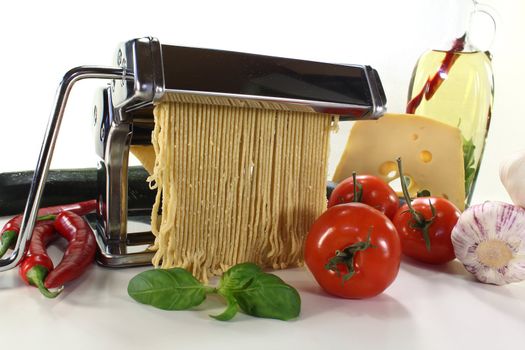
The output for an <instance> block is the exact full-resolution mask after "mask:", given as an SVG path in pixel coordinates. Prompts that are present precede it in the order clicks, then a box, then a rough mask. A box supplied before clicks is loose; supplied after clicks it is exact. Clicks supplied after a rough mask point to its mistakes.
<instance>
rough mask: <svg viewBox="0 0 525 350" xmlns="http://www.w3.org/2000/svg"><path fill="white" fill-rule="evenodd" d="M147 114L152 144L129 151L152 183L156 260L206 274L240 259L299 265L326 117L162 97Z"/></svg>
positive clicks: (313, 211) (314, 208) (320, 177)
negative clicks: (151, 121) (151, 116)
mask: <svg viewBox="0 0 525 350" xmlns="http://www.w3.org/2000/svg"><path fill="white" fill-rule="evenodd" d="M201 102H202V101H201ZM154 118H155V128H154V130H153V133H152V145H153V151H152V150H151V148H144V147H142V146H139V147H134V146H133V147H132V151H133V152H134V153H135V154H136V155H137V157H138V158H139V159H140V160H141V161H142V162H143V164H144V165H145V166H146V165H147V168H148V171H150V174H151V176H150V178H149V181H150V187H151V188H153V189H157V197H156V201H155V204H154V206H153V210H152V218H151V223H152V232H153V234H154V235H155V242H154V245H153V246H152V249H154V250H156V253H155V256H154V258H153V264H154V265H155V266H160V267H162V268H170V267H174V266H178V267H183V268H186V269H188V270H189V271H191V272H192V273H193V274H194V275H195V276H196V277H197V278H199V279H201V280H207V279H208V277H209V276H211V275H216V274H221V273H222V272H223V271H225V270H226V269H227V268H229V267H230V266H232V265H234V264H237V263H240V262H246V261H250V262H254V263H257V264H259V265H261V266H265V267H273V268H286V267H288V266H298V265H301V264H302V259H303V254H302V251H303V241H304V237H305V235H306V233H307V232H308V229H309V227H310V225H311V224H312V223H313V221H314V220H315V219H316V218H317V217H318V216H319V215H320V214H321V213H322V212H323V210H324V209H325V208H326V198H325V184H326V172H327V158H328V157H327V156H328V144H329V133H330V129H331V125H332V120H333V116H331V115H325V114H317V113H312V112H305V111H286V110H279V109H275V108H272V109H269V108H264V109H263V108H253V107H252V106H248V107H247V106H235V105H230V106H224V105H220V106H219V105H216V104H206V103H194V101H167V102H162V103H160V104H159V105H157V106H156V107H155V110H154ZM152 157H154V160H153V159H152ZM159 213H161V214H162V215H159Z"/></svg>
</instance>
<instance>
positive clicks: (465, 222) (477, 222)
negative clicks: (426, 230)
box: [452, 202, 525, 285]
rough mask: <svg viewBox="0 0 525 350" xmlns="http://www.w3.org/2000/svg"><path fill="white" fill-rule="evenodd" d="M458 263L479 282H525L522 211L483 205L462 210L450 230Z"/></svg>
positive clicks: (508, 206) (524, 218) (502, 205)
mask: <svg viewBox="0 0 525 350" xmlns="http://www.w3.org/2000/svg"><path fill="white" fill-rule="evenodd" d="M452 244H453V246H454V252H455V254H456V257H457V258H458V260H460V261H461V262H462V263H463V265H464V266H465V268H466V269H467V271H469V272H470V273H472V274H474V275H475V276H476V278H477V279H478V280H479V281H481V282H483V283H492V284H497V285H503V284H507V283H512V282H519V281H522V280H525V209H522V208H520V207H517V206H514V205H511V204H507V203H502V202H485V203H483V204H478V205H473V206H471V207H470V208H468V209H467V210H465V211H464V212H463V213H462V214H461V216H460V218H459V220H458V222H457V224H456V226H455V227H454V229H453V230H452Z"/></svg>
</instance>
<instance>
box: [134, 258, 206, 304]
mask: <svg viewBox="0 0 525 350" xmlns="http://www.w3.org/2000/svg"><path fill="white" fill-rule="evenodd" d="M206 291H207V290H206V287H204V286H203V285H202V284H201V283H200V282H199V281H198V280H197V279H196V278H195V277H193V276H192V275H191V273H189V272H188V271H186V270H184V269H181V268H174V269H169V270H163V269H153V270H148V271H144V272H141V273H139V274H138V275H137V276H135V277H133V278H132V279H131V280H130V281H129V284H128V294H129V296H130V297H132V298H133V299H135V300H136V301H138V302H139V303H142V304H147V305H151V306H154V307H156V308H159V309H162V310H186V309H189V308H191V307H193V306H197V305H199V304H201V303H202V302H203V301H204V299H205V298H206Z"/></svg>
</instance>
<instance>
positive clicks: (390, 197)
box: [328, 175, 399, 219]
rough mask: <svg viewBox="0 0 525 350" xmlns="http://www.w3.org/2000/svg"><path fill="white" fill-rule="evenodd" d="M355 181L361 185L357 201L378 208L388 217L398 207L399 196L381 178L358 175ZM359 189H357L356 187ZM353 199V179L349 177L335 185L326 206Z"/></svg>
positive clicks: (394, 212) (391, 216) (392, 215)
mask: <svg viewBox="0 0 525 350" xmlns="http://www.w3.org/2000/svg"><path fill="white" fill-rule="evenodd" d="M357 183H358V184H360V185H361V186H362V193H361V199H360V200H359V202H361V203H365V204H368V205H369V206H371V207H374V208H375V209H377V210H379V211H380V212H382V213H383V214H385V215H386V216H388V217H389V218H390V219H391V218H393V217H394V215H395V214H396V212H397V209H398V208H399V198H398V197H397V195H396V193H395V192H394V190H393V189H392V188H391V187H390V186H389V185H388V184H387V183H386V182H384V181H383V180H382V179H381V178H379V177H377V176H373V175H358V176H357ZM358 190H359V189H358ZM353 201H354V179H353V178H352V177H349V178H347V179H345V180H343V181H341V183H339V184H338V185H337V187H336V188H335V189H334V190H333V192H332V194H331V195H330V200H329V201H328V208H330V207H332V206H334V205H336V204H341V203H350V202H353Z"/></svg>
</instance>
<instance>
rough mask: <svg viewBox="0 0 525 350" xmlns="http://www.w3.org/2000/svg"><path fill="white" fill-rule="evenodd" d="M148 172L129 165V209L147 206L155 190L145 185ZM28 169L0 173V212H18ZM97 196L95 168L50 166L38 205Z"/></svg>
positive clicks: (27, 182)
mask: <svg viewBox="0 0 525 350" xmlns="http://www.w3.org/2000/svg"><path fill="white" fill-rule="evenodd" d="M147 177H148V173H147V172H146V170H144V168H143V167H141V166H133V167H129V172H128V207H129V209H143V208H151V207H152V206H153V202H154V201H155V191H152V190H150V189H149V187H148V183H147V182H146V178H147ZM32 179H33V172H32V171H21V172H10V173H3V174H0V216H6V215H15V214H19V213H21V212H22V211H23V210H24V207H25V205H26V200H27V195H28V193H29V187H30V186H31V181H32ZM95 198H97V169H95V168H86V169H63V170H50V171H49V174H48V178H47V182H46V186H45V190H44V195H43V197H42V202H41V204H40V206H41V207H47V206H51V205H60V204H67V203H75V202H80V201H85V200H90V199H95Z"/></svg>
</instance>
